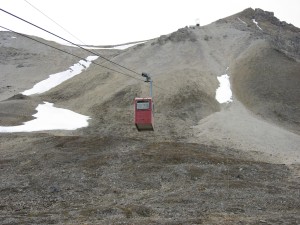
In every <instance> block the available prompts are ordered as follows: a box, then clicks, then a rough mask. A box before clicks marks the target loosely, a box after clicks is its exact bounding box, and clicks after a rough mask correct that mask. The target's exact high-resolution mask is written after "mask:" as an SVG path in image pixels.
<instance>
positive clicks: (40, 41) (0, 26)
mask: <svg viewBox="0 0 300 225" xmlns="http://www.w3.org/2000/svg"><path fill="white" fill-rule="evenodd" d="M0 27H1V28H3V29H5V30H8V31H10V32H13V33H15V34H18V35H20V36H23V37H26V38H28V39H31V40H33V41H35V42H38V43H40V44H43V45H46V46H48V47H50V48H53V49H56V50H58V51H61V52H63V53H66V54H69V55H72V56H74V57H76V58H79V59H81V60H84V61H86V59H85V58H83V57H80V56H77V55H75V54H73V53H70V52H67V51H65V50H62V49H59V48H56V47H54V46H52V45H49V44H47V43H44V42H42V41H39V40H36V39H34V38H32V37H30V36H28V35H25V34H22V33H19V32H16V31H13V30H11V29H9V28H6V27H3V26H0ZM91 63H93V64H95V65H97V66H100V67H102V68H105V69H108V70H111V71H113V72H116V73H119V74H122V75H124V76H127V77H130V78H132V79H135V80H138V81H143V80H141V79H138V78H136V77H134V76H131V75H129V74H126V73H123V72H120V71H118V70H114V69H111V68H109V67H106V66H103V65H101V64H98V63H95V62H94V61H91Z"/></svg>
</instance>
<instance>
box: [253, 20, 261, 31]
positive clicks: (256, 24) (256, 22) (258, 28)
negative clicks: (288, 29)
mask: <svg viewBox="0 0 300 225" xmlns="http://www.w3.org/2000/svg"><path fill="white" fill-rule="evenodd" d="M252 21H253V23H255V25H256V26H257V27H258V29H260V30H263V29H261V27H260V26H258V23H257V22H256V21H255V19H252Z"/></svg>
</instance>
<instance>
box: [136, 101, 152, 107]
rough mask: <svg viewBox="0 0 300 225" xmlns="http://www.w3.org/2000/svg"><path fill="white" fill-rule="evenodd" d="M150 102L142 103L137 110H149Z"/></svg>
mask: <svg viewBox="0 0 300 225" xmlns="http://www.w3.org/2000/svg"><path fill="white" fill-rule="evenodd" d="M149 108H150V102H149V101H140V102H137V104H136V109H149Z"/></svg>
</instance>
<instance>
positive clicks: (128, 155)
mask: <svg viewBox="0 0 300 225" xmlns="http://www.w3.org/2000/svg"><path fill="white" fill-rule="evenodd" d="M252 19H255V20H256V21H257V22H258V24H259V27H261V28H262V30H260V29H258V27H257V26H256V24H255V23H253V21H252ZM299 34H300V30H299V28H296V27H294V26H293V25H291V24H286V23H285V22H282V21H279V20H278V19H277V18H275V17H274V16H273V14H272V13H270V12H266V11H262V10H260V9H256V10H253V9H246V10H244V11H243V12H240V13H238V14H235V15H232V16H230V17H228V18H224V19H220V20H218V21H216V22H214V23H212V24H210V25H207V26H204V27H198V26H190V27H185V28H181V29H179V30H178V31H176V32H174V33H171V34H168V35H163V36H161V37H159V38H156V39H153V40H149V41H147V42H145V43H142V44H139V45H136V46H134V47H131V48H128V49H126V50H122V51H121V50H93V51H95V53H97V54H101V55H103V56H105V57H107V58H109V59H110V60H113V61H114V62H117V63H119V64H121V65H126V67H128V68H131V69H132V70H134V71H138V72H140V73H142V72H148V73H150V74H151V75H152V78H153V81H154V85H155V86H154V96H153V99H154V102H155V131H154V132H138V131H136V128H135V126H134V124H133V105H132V104H133V99H134V97H147V96H148V95H149V86H148V84H146V83H144V82H140V81H138V80H135V79H130V78H128V77H127V76H122V75H120V74H117V73H114V72H112V71H108V70H106V69H104V68H102V67H99V66H97V65H91V66H90V67H89V68H88V69H87V70H86V71H84V72H83V73H82V74H80V75H78V76H76V77H74V78H72V79H70V80H68V81H66V82H64V83H62V84H61V85H59V86H57V87H55V88H54V89H52V90H50V91H48V92H46V93H44V94H40V95H34V96H23V95H21V94H19V93H20V92H22V91H24V90H27V89H29V88H31V87H32V86H33V85H34V84H35V83H37V82H38V81H41V80H43V79H45V78H47V77H48V75H50V74H53V73H56V72H60V71H63V70H66V69H67V68H68V67H69V66H71V65H72V64H74V63H76V62H78V59H76V58H73V57H71V56H69V55H62V53H60V52H57V51H56V50H54V49H51V48H49V47H44V46H41V45H40V44H38V43H34V42H33V41H32V40H27V39H26V38H25V37H21V36H17V35H14V36H16V38H14V39H12V38H11V36H12V34H11V33H9V32H0V69H1V73H0V126H13V125H18V124H22V123H23V122H25V121H29V120H32V119H33V117H32V115H33V114H34V112H35V108H36V106H37V105H38V104H39V103H41V102H43V101H48V102H52V103H54V104H55V105H56V106H57V107H62V108H67V109H70V110H73V111H75V112H77V113H81V114H83V115H87V116H90V117H91V120H89V126H88V127H86V128H82V129H78V130H75V131H64V130H57V131H56V130H55V131H41V132H35V133H1V134H0V180H1V183H0V224H3V225H4V224H299V223H300V202H299V199H300V179H299V178H300V166H299V163H300V147H299V146H300V136H299V135H300V133H299V132H300V130H299V125H300V114H299V113H300V111H299V110H300V102H299V99H300V92H299V90H300V89H299V87H298V86H299V85H298V84H299V81H300V80H299V79H300V73H299V71H300V51H299V49H300V40H299ZM43 41H44V40H43ZM47 43H49V44H52V45H55V46H56V47H60V48H64V49H65V50H67V51H70V52H73V53H74V54H78V55H80V57H86V56H88V55H90V54H88V53H86V52H83V51H82V50H80V49H78V48H73V47H66V46H64V47H63V46H60V45H58V44H55V43H51V42H47ZM50 62H51V63H50ZM97 63H99V64H101V65H105V66H109V67H110V68H113V69H117V70H120V71H121V70H122V72H124V73H129V72H128V71H125V70H124V69H120V68H118V67H117V66H115V65H112V64H111V63H109V62H107V61H105V60H103V59H101V58H99V59H98V60H97ZM225 73H227V74H228V75H229V76H230V81H231V87H232V91H233V102H232V103H228V104H219V102H217V100H216V99H215V91H216V89H217V88H218V85H219V83H218V80H217V77H218V76H220V75H223V74H225ZM130 75H132V74H130ZM132 76H135V77H136V78H139V79H141V77H138V76H137V75H136V74H133V75H132Z"/></svg>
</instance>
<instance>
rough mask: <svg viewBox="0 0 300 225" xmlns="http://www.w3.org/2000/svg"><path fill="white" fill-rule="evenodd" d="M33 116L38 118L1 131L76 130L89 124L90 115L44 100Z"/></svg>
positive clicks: (0, 130)
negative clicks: (55, 105)
mask: <svg viewBox="0 0 300 225" xmlns="http://www.w3.org/2000/svg"><path fill="white" fill-rule="evenodd" d="M36 110H37V111H38V112H37V113H36V114H34V115H33V116H34V117H36V119H34V120H31V121H28V122H25V123H24V124H23V125H19V126H10V127H4V126H0V132H6V133H10V132H33V131H42V130H76V129H78V128H81V127H87V126H88V120H89V119H90V117H88V116H84V115H81V114H78V113H75V112H72V111H71V110H68V109H62V108H56V107H54V106H53V103H49V102H44V104H39V105H38V106H37V108H36Z"/></svg>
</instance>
